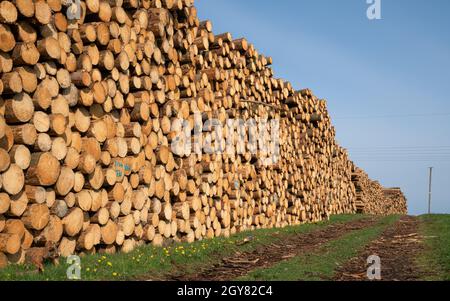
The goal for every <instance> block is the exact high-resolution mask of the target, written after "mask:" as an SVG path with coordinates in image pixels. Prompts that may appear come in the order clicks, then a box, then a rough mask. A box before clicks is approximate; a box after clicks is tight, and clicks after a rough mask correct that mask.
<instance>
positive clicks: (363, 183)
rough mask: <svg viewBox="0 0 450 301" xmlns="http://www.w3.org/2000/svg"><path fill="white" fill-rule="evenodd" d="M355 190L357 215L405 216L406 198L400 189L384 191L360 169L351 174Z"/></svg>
mask: <svg viewBox="0 0 450 301" xmlns="http://www.w3.org/2000/svg"><path fill="white" fill-rule="evenodd" d="M352 178H353V181H354V186H355V188H356V209H357V212H358V213H365V214H376V215H390V214H407V211H408V209H407V206H406V203H407V201H406V198H405V196H404V195H403V192H402V191H401V189H400V188H388V189H385V188H383V186H381V184H380V183H379V182H377V181H373V180H371V179H369V176H368V175H367V174H366V173H365V172H364V171H363V170H361V169H359V168H355V170H354V174H353V177H352Z"/></svg>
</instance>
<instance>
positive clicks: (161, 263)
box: [0, 215, 365, 281]
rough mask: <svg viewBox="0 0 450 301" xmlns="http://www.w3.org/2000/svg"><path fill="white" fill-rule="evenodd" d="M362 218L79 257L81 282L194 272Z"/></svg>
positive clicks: (48, 274) (23, 269)
mask: <svg viewBox="0 0 450 301" xmlns="http://www.w3.org/2000/svg"><path fill="white" fill-rule="evenodd" d="M361 218H365V216H363V215H339V216H333V217H332V218H331V219H330V221H325V222H321V223H317V224H305V225H301V226H295V227H287V228H284V229H261V230H256V231H253V232H243V233H239V234H236V235H233V236H231V237H230V238H216V239H213V240H203V241H197V242H195V243H193V244H177V245H173V246H171V247H167V248H157V247H152V246H143V247H140V248H138V249H136V250H135V251H133V252H131V253H128V254H114V255H102V254H96V255H88V256H84V257H82V258H81V264H80V265H81V279H82V280H128V279H146V276H145V275H149V276H148V278H152V279H153V278H158V277H162V276H164V275H167V274H168V273H171V274H176V273H177V271H178V272H179V271H183V272H188V273H190V272H195V271H198V269H199V268H202V267H205V266H209V265H211V264H214V263H217V262H220V260H221V258H222V257H223V256H229V255H230V254H233V253H234V252H236V251H240V252H245V251H251V250H254V249H256V248H257V247H258V246H260V245H263V244H267V243H271V242H276V241H278V240H280V239H282V238H283V237H285V236H287V235H292V234H296V233H306V232H309V231H313V230H318V229H320V228H324V227H326V226H327V225H330V224H332V223H343V222H350V221H354V220H357V219H361ZM249 235H252V236H253V237H254V239H253V240H252V241H251V242H249V243H247V244H245V245H242V246H237V245H236V243H237V242H240V241H242V240H243V239H244V238H245V237H247V236H249ZM68 267H69V265H68V264H67V263H66V260H65V259H63V258H61V259H60V265H58V266H54V265H47V266H46V268H45V271H44V272H43V273H40V274H38V273H37V272H35V268H34V267H32V266H29V265H20V266H19V265H10V266H8V267H6V268H5V269H2V270H0V280H31V281H34V280H44V281H45V280H50V281H53V280H67V276H66V271H67V268H68Z"/></svg>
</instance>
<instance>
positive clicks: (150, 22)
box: [0, 0, 399, 265]
mask: <svg viewBox="0 0 450 301" xmlns="http://www.w3.org/2000/svg"><path fill="white" fill-rule="evenodd" d="M80 3H81V6H80V7H79V9H80V10H79V16H80V18H78V19H77V18H75V19H71V17H69V16H74V15H77V14H76V13H77V7H76V6H74V5H72V2H71V1H66V0H51V1H50V0H37V1H30V0H20V1H19V0H17V1H12V0H10V1H1V2H0V39H1V40H0V174H1V176H0V265H1V263H5V262H13V263H23V262H24V261H25V259H26V254H27V253H33V251H35V249H36V248H43V247H48V246H49V245H53V246H56V247H57V250H58V253H59V254H60V255H61V256H68V255H71V254H75V253H76V254H93V253H96V252H105V253H114V252H116V251H123V252H129V251H131V250H133V249H134V248H135V247H136V246H139V245H142V244H146V243H152V244H154V245H157V246H160V245H163V244H165V243H168V242H171V241H176V242H178V241H185V242H192V241H194V240H201V239H204V238H213V237H217V236H228V235H230V234H233V233H236V232H239V231H244V230H251V229H257V228H267V227H284V226H287V225H296V224H299V223H306V222H316V221H320V220H323V219H326V218H328V217H329V216H330V215H332V214H339V213H354V212H356V209H357V207H356V205H357V204H356V193H357V192H356V189H355V185H354V184H353V181H354V179H353V177H352V170H353V168H354V167H353V163H352V162H351V161H350V160H349V158H348V155H347V152H346V151H345V150H344V149H343V148H341V147H340V146H339V145H337V143H336V141H335V130H334V128H333V126H332V125H331V120H330V117H329V115H328V112H327V108H326V101H325V100H321V99H318V98H317V97H315V96H314V95H313V94H312V92H311V91H310V90H308V89H305V90H301V91H296V90H294V89H293V87H292V86H291V84H290V83H288V82H285V81H283V80H280V79H276V78H274V74H273V70H272V69H271V68H270V65H271V64H272V59H271V58H270V57H265V56H263V55H261V54H259V53H258V51H257V50H256V49H255V47H254V46H253V45H251V44H249V43H248V42H247V40H245V39H233V38H232V36H231V34H229V33H223V34H217V35H216V34H214V33H213V31H212V24H211V22H210V21H203V22H202V21H200V20H199V19H198V17H197V11H196V8H195V7H194V6H193V0H141V1H135V0H87V1H80ZM199 119H200V120H199ZM211 119H215V120H218V121H219V122H220V123H221V124H222V125H223V126H222V131H221V135H222V138H229V139H230V141H234V143H233V147H234V151H232V152H226V151H223V149H226V147H227V146H226V145H224V142H223V139H220V138H221V137H218V135H214V133H215V132H214V131H212V130H210V129H208V127H207V126H205V124H206V123H205V122H206V121H208V120H211ZM237 119H242V120H244V121H245V122H247V121H249V120H254V121H255V122H262V121H267V122H268V123H270V122H271V121H276V122H277V124H278V128H279V132H276V133H279V134H277V135H276V136H277V137H278V138H279V141H278V142H276V141H275V140H276V139H275V140H274V139H273V138H274V137H272V139H268V140H267V141H265V139H266V138H267V137H268V136H274V135H271V134H270V131H267V132H266V134H265V135H262V138H261V137H260V138H258V139H259V140H258V141H257V144H258V143H259V144H261V145H268V144H270V145H272V146H274V145H276V144H277V143H278V144H279V146H280V147H279V152H277V153H276V154H275V156H272V155H271V153H270V152H267V150H261V149H258V150H255V149H254V141H253V142H252V141H250V140H249V138H248V137H249V136H248V133H249V132H250V131H251V129H250V127H249V128H247V129H246V130H244V131H243V132H244V133H243V135H242V137H244V139H242V140H239V139H238V137H240V136H239V135H238V134H237V132H235V131H231V130H230V128H229V127H227V126H226V125H227V122H228V120H237ZM181 120H185V121H187V122H188V124H189V125H190V126H191V127H199V126H202V128H203V131H201V134H200V135H199V136H196V138H192V137H191V136H189V135H185V136H180V135H179V134H180V131H181V129H182V124H183V123H182V122H181ZM202 122H203V124H202ZM199 124H200V125H199ZM180 137H181V138H183V137H185V139H184V140H183V139H181V140H183V141H181V142H183V143H180V141H178V145H181V146H180V147H178V148H176V147H175V148H174V147H173V145H174V142H176V141H177V139H180ZM261 139H262V140H263V141H262V142H261ZM196 140H202V141H203V144H205V142H206V144H208V145H209V146H210V147H209V148H210V149H212V150H214V151H210V152H206V151H205V150H204V149H203V151H201V152H197V151H192V149H191V150H189V149H187V148H186V147H184V146H186V145H188V143H186V142H194V145H196V144H195V142H198V141H196ZM237 140H239V141H241V142H242V143H235V142H236V141H237ZM224 147H225V148H224ZM219 149H222V151H219ZM275 149H277V148H276V147H275ZM269 155H270V156H269ZM268 160H269V161H268ZM395 199H399V198H398V197H396V198H394V199H393V203H395V202H397V201H395Z"/></svg>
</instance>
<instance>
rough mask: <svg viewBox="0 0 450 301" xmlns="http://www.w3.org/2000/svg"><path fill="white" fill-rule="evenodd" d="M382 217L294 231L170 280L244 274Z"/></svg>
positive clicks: (200, 279)
mask: <svg viewBox="0 0 450 301" xmlns="http://www.w3.org/2000/svg"><path fill="white" fill-rule="evenodd" d="M378 220H379V219H378V218H374V217H372V218H367V219H360V220H356V221H352V222H347V223H339V224H333V225H330V226H327V227H326V228H324V229H321V230H317V231H313V232H310V233H301V234H297V235H291V236H289V237H286V238H285V239H282V240H281V241H278V242H276V243H272V244H269V245H264V246H260V247H259V248H257V249H256V250H255V251H252V252H245V253H239V252H238V253H236V254H234V255H233V256H232V257H228V258H222V260H221V263H219V264H216V265H213V266H211V267H209V268H207V269H205V270H202V271H199V273H197V274H190V275H186V274H183V273H179V274H176V275H175V274H171V275H168V276H167V278H166V280H180V281H203V280H217V281H223V280H232V279H235V278H237V277H240V276H244V275H246V274H247V273H248V272H250V271H252V270H254V269H256V268H264V267H269V266H272V265H274V264H276V263H278V262H280V261H283V260H287V259H290V258H292V257H295V256H297V255H299V254H302V253H305V252H309V251H312V250H314V249H317V248H318V247H320V246H321V245H323V244H324V243H327V242H329V241H331V240H333V239H336V238H339V237H341V236H343V235H345V234H346V233H348V232H350V231H354V230H359V229H363V228H366V227H370V226H372V225H374V224H375V223H376V222H377V221H378ZM179 272H180V271H179Z"/></svg>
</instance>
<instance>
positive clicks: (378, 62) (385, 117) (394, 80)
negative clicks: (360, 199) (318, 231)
mask: <svg viewBox="0 0 450 301" xmlns="http://www.w3.org/2000/svg"><path fill="white" fill-rule="evenodd" d="M196 6H197V8H198V13H199V16H200V18H201V20H206V19H209V20H211V21H212V22H213V25H214V26H213V28H214V32H215V33H217V34H218V33H222V32H231V33H232V35H233V37H234V38H239V37H246V38H247V39H248V40H249V41H250V42H251V43H253V44H255V46H256V48H257V49H258V50H259V51H260V52H261V53H263V54H265V55H268V56H272V57H273V59H274V65H273V69H274V70H275V74H276V76H277V77H279V78H283V79H285V80H288V81H290V82H291V83H292V84H293V85H294V87H295V88H296V89H302V88H306V87H308V88H311V89H312V90H313V91H314V93H315V94H316V95H317V96H318V97H320V98H324V99H326V100H327V101H328V106H329V111H330V114H331V116H332V119H333V124H334V125H335V126H336V130H337V139H338V141H339V143H340V145H342V146H344V147H346V148H348V150H349V152H350V155H351V157H352V159H353V160H354V161H355V162H356V163H357V165H358V166H360V167H362V168H363V169H365V170H366V171H367V172H368V173H369V175H370V176H371V177H372V178H373V179H377V180H379V181H380V182H381V183H382V184H383V185H385V186H400V187H402V189H403V190H404V192H405V194H406V196H407V198H408V201H409V204H408V205H409V209H410V213H411V214H422V213H424V212H426V210H427V195H428V192H427V191H428V167H429V166H433V167H434V175H433V206H432V211H433V212H436V213H450V189H449V187H450V99H449V97H450V18H448V13H449V12H450V1H448V0H431V1H429V0H428V1H426V0H381V15H382V19H381V20H373V21H370V20H368V18H367V16H366V10H367V8H368V7H369V5H368V4H367V3H366V0H342V1H335V0H279V1H275V0H197V1H196Z"/></svg>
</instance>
